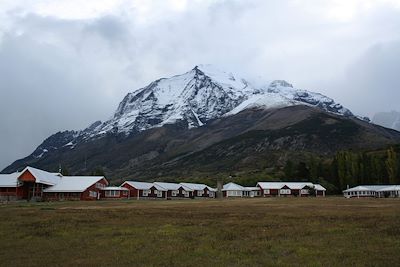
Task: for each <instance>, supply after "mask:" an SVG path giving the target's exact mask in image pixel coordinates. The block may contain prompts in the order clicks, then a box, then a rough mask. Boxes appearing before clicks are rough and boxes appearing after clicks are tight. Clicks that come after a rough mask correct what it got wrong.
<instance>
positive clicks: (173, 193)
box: [171, 190, 179, 197]
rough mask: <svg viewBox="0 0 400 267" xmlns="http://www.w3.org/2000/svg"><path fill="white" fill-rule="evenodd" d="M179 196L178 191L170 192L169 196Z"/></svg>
mask: <svg viewBox="0 0 400 267" xmlns="http://www.w3.org/2000/svg"><path fill="white" fill-rule="evenodd" d="M178 194H179V190H172V192H171V195H172V196H173V197H176V196H177V195H178Z"/></svg>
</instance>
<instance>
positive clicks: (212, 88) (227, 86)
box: [84, 65, 352, 137]
mask: <svg viewBox="0 0 400 267" xmlns="http://www.w3.org/2000/svg"><path fill="white" fill-rule="evenodd" d="M300 104H303V105H311V106H315V107H318V108H320V109H323V110H325V111H328V112H332V113H336V114H340V115H344V116H352V113H351V112H350V111H349V110H348V109H346V108H344V107H343V106H342V105H340V104H338V103H335V101H334V100H332V99H331V98H329V97H326V96H323V95H321V94H318V93H313V92H309V91H306V90H300V89H295V88H293V86H292V85H291V84H289V83H287V82H286V81H281V80H276V81H272V82H270V83H268V84H265V85H264V86H261V87H256V86H254V85H253V84H252V82H251V81H248V80H246V79H244V78H242V77H238V76H236V75H234V74H232V73H229V72H224V71H220V70H218V69H216V68H215V67H213V66H210V65H200V66H196V67H194V68H193V69H192V70H190V71H189V72H186V73H184V74H182V75H177V76H173V77H171V78H164V79H159V80H157V81H154V82H152V83H151V84H149V85H148V86H146V87H144V88H141V89H139V90H136V91H134V92H132V93H129V94H127V95H126V96H125V98H124V99H123V100H122V102H121V103H120V104H119V106H118V109H117V110H116V112H115V114H114V116H113V118H112V119H111V120H108V121H106V122H104V123H101V124H100V123H97V125H92V126H91V128H90V129H86V130H85V133H84V134H85V135H89V136H90V137H93V136H97V135H101V134H105V133H108V132H113V133H123V134H129V133H134V132H140V131H143V130H146V129H149V128H153V127H159V126H162V125H165V124H171V123H175V122H177V121H178V120H181V121H185V122H187V125H188V127H189V128H191V127H199V126H202V125H203V124H205V123H207V121H209V120H211V119H216V118H219V117H222V116H227V115H230V114H235V113H238V112H240V111H242V110H244V109H247V108H253V107H262V108H274V107H281V106H290V105H300Z"/></svg>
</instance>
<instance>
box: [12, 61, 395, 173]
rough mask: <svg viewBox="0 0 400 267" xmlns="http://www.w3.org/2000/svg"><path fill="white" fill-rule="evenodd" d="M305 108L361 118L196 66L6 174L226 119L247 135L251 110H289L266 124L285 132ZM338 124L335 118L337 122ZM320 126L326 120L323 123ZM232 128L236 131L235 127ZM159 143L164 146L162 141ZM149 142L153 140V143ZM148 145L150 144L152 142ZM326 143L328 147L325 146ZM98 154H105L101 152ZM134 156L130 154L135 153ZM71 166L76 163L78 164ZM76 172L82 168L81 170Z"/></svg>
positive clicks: (285, 89)
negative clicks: (151, 133)
mask: <svg viewBox="0 0 400 267" xmlns="http://www.w3.org/2000/svg"><path fill="white" fill-rule="evenodd" d="M300 106H305V107H307V108H308V109H310V110H315V112H317V113H321V112H322V113H328V114H331V115H332V116H339V117H340V118H343V120H344V121H346V120H349V119H351V120H358V117H356V116H355V115H354V114H353V113H352V112H351V111H350V110H349V109H347V108H345V107H343V106H342V105H341V104H339V103H336V102H335V101H334V100H333V99H331V98H329V97H327V96H324V95H322V94H319V93H314V92H310V91H307V90H302V89H297V88H295V87H294V86H293V85H292V84H290V83H288V82H286V81H284V80H272V81H266V82H264V83H259V82H258V83H257V82H252V81H251V80H248V79H244V78H242V77H240V76H237V75H234V74H232V73H230V72H225V71H220V70H218V69H217V68H215V67H213V66H209V65H206V66H205V65H200V66H195V67H194V68H193V69H191V70H190V71H188V72H186V73H184V74H180V75H175V76H172V77H170V78H161V79H158V80H156V81H153V82H151V83H150V84H149V85H147V86H145V87H143V88H140V89H137V90H135V91H133V92H130V93H128V94H127V95H126V96H125V97H124V98H123V100H122V101H121V102H120V104H119V105H118V108H117V109H116V111H115V112H114V115H113V116H112V118H110V119H109V120H107V121H105V122H101V121H96V122H94V123H93V124H91V125H90V126H89V127H87V128H86V129H84V130H82V131H64V132H58V133H56V134H54V135H52V136H50V137H49V138H47V139H46V140H45V141H44V142H43V143H42V144H41V145H39V146H38V147H37V149H36V150H35V151H34V152H33V153H32V154H31V155H29V156H27V157H25V158H24V159H21V160H17V161H16V162H14V163H13V164H11V165H10V166H8V167H7V168H5V170H11V169H15V168H16V167H17V166H19V165H23V164H28V163H30V164H34V163H35V162H36V163H40V162H48V161H49V159H48V158H49V157H54V158H55V160H59V161H60V162H59V163H58V164H61V163H62V161H65V159H64V157H63V155H69V154H71V155H75V154H76V153H74V150H75V149H78V150H79V148H82V147H91V144H95V143H102V142H111V143H110V144H109V145H110V146H114V145H116V144H118V143H124V142H128V143H129V142H130V141H129V140H128V139H130V138H134V137H135V136H137V135H140V134H141V133H143V132H147V131H149V130H152V129H156V128H164V130H165V129H172V128H174V129H179V131H178V130H177V132H176V134H177V135H181V134H183V135H186V132H187V135H188V136H186V138H189V139H190V138H193V136H192V134H191V133H190V130H191V129H196V128H202V127H205V129H204V130H206V129H208V128H207V125H208V124H210V123H211V124H212V125H214V126H213V127H217V128H218V127H223V126H222V125H223V124H224V122H225V121H235V120H236V118H242V121H236V123H239V124H243V125H242V126H243V127H244V125H246V127H247V128H241V131H242V132H243V131H244V132H246V131H249V130H251V129H253V128H254V123H255V122H254V121H252V117H251V116H248V117H243V116H242V115H243V114H242V113H243V112H244V114H250V113H249V112H247V111H249V110H258V111H259V112H261V113H263V112H264V111H265V112H266V111H268V110H271V111H273V110H283V111H282V112H281V113H282V114H286V116H287V118H285V117H282V118H281V121H277V120H275V121H273V122H271V121H269V120H268V118H265V121H268V122H269V123H272V124H273V125H267V126H265V127H267V128H268V129H270V128H271V129H270V130H271V131H273V130H279V129H280V127H281V126H282V125H285V123H286V124H287V123H289V124H290V121H291V118H298V114H295V113H292V112H293V111H294V110H297V109H296V108H295V107H300ZM291 107H292V108H291ZM285 110H290V112H287V113H285V112H284V111H285ZM301 110H302V108H300V109H299V110H298V111H299V112H300V111H301ZM271 114H272V113H271ZM300 114H302V112H300ZM310 114H311V113H310ZM313 116H314V115H313ZM306 119H307V118H306V117H304V118H301V120H306ZM247 120H248V121H247ZM335 120H336V119H330V121H331V122H332V121H335ZM215 123H221V126H215ZM317 123H324V122H323V121H321V122H319V121H317ZM345 124H346V123H342V124H340V125H341V126H340V127H345V126H343V125H345ZM366 125H368V123H366V124H365V125H363V127H364V128H368V127H369V126H366ZM230 127H232V128H235V126H234V125H231V126H230ZM274 127H275V128H276V129H274ZM315 127H316V128H318V127H322V128H323V127H324V125H315ZM270 130H268V131H270ZM307 130H309V129H307ZM339 130H340V129H339ZM375 130H376V129H375ZM162 131H163V129H160V131H155V132H158V134H159V133H161V132H162ZM220 131H222V132H224V133H225V135H226V136H222V137H221V136H220V137H219V138H220V139H218V138H217V139H216V136H218V131H217V132H213V135H211V134H210V135H209V138H210V139H211V140H216V141H218V140H219V141H222V140H223V139H224V138H225V139H226V138H228V137H229V136H231V135H230V134H229V131H226V129H225V130H222V129H220ZM195 132H199V131H195ZM200 132H202V131H200ZM377 132H378V131H377V130H376V131H375V133H374V134H375V135H379V134H378V133H377ZM146 134H147V133H145V134H144V135H146ZM203 134H205V133H203ZM237 134H239V133H237ZM206 135H207V134H206ZM393 135H395V134H393ZM232 137H233V136H232ZM170 138H171V140H173V139H174V137H173V136H171V137H170ZM155 139H157V138H155ZM107 140H108V141H107ZM126 140H127V141H126ZM321 140H322V139H321ZM385 140H386V141H384V142H376V143H385V142H386V143H388V142H390V138H389V139H385ZM158 141H159V142H161V141H160V140H158ZM144 142H147V139H146V141H144ZM171 142H172V143H171V144H166V146H167V147H171V146H174V145H172V144H176V143H179V142H184V141H182V140H179V141H178V140H174V141H171ZM202 142H203V143H207V144H208V145H209V146H212V145H213V143H210V142H207V141H205V140H203V141H202ZM304 142H305V141H304ZM336 142H338V141H336ZM399 142H400V141H399ZM150 143H151V142H150ZM146 144H149V142H147V143H146ZM320 145H321V146H323V144H320ZM151 146H155V147H157V144H152V145H151ZM199 146H200V147H202V148H203V149H205V147H203V146H201V145H200V143H199V142H192V143H191V149H192V150H193V151H196V149H197V148H198V147H199ZM79 151H81V150H79ZM185 151H186V152H185V153H188V151H190V149H189V150H188V151H187V150H185ZM164 152H165V151H164V148H159V149H157V150H156V151H153V150H148V149H147V148H146V149H143V155H139V154H137V153H136V152H135V153H133V152H132V153H133V154H135V158H140V157H141V156H143V157H144V158H147V159H149V160H152V159H153V158H157V157H161V158H162V157H163V156H162V155H163V153H164ZM80 153H84V154H85V155H84V160H85V162H86V158H87V157H88V156H87V154H90V152H84V151H81V152H80ZM97 153H102V152H101V151H98V152H97ZM113 153H115V152H113ZM132 153H130V154H131V155H133V154H132ZM149 153H150V154H149ZM78 154H79V153H78ZM72 157H74V156H72ZM79 157H81V155H80V156H79ZM127 157H128V158H126V160H128V161H130V160H134V159H133V158H129V157H130V156H129V155H127ZM104 158H106V156H104ZM61 159H63V160H61ZM80 160H82V158H81V159H80ZM135 160H137V159H135ZM50 161H51V160H50ZM66 161H69V160H66ZM99 162H100V161H99ZM69 164H72V165H73V163H69ZM121 164H122V163H121ZM74 169H76V170H78V169H80V170H82V169H81V168H74Z"/></svg>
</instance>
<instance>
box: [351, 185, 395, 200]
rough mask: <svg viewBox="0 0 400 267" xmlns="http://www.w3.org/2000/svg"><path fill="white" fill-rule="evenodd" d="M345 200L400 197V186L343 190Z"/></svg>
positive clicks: (371, 186)
mask: <svg viewBox="0 0 400 267" xmlns="http://www.w3.org/2000/svg"><path fill="white" fill-rule="evenodd" d="M343 195H344V197H345V198H364V197H376V198H386V197H395V198H397V197H400V185H359V186H356V187H353V188H348V189H346V190H343Z"/></svg>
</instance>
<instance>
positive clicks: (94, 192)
mask: <svg viewBox="0 0 400 267" xmlns="http://www.w3.org/2000/svg"><path fill="white" fill-rule="evenodd" d="M89 196H90V197H97V192H96V191H89Z"/></svg>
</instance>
